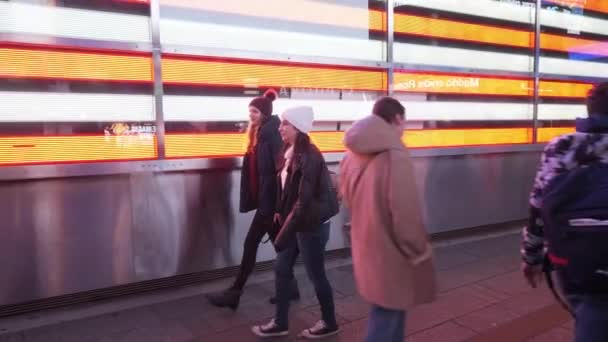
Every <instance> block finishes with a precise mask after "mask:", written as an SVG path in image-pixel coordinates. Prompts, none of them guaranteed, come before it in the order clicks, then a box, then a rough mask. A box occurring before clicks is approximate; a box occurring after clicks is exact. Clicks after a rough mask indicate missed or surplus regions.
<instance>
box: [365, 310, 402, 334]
mask: <svg viewBox="0 0 608 342" xmlns="http://www.w3.org/2000/svg"><path fill="white" fill-rule="evenodd" d="M405 317H406V312H405V311H403V310H391V309H385V308H383V307H380V306H378V305H374V304H372V309H371V312H370V315H369V322H368V328H367V338H366V340H365V341H366V342H403V341H404V334H405V332H404V330H405Z"/></svg>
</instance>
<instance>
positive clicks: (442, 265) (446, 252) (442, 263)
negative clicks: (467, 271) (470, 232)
mask: <svg viewBox="0 0 608 342" xmlns="http://www.w3.org/2000/svg"><path fill="white" fill-rule="evenodd" d="M477 260H479V257H477V256H474V255H471V254H469V253H466V252H464V251H463V250H462V249H461V248H455V247H453V246H450V247H442V248H437V249H435V267H436V269H437V270H439V271H441V270H447V269H450V268H453V267H455V266H463V265H466V264H468V263H471V262H474V261H477Z"/></svg>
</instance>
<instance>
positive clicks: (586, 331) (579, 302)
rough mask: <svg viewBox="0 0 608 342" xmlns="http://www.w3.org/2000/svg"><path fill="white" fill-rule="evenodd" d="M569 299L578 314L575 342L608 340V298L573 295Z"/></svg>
mask: <svg viewBox="0 0 608 342" xmlns="http://www.w3.org/2000/svg"><path fill="white" fill-rule="evenodd" d="M568 300H569V301H570V304H571V306H572V309H573V310H574V314H575V315H576V322H575V328H574V335H575V337H574V341H575V342H608V298H607V297H606V296H593V295H571V296H568Z"/></svg>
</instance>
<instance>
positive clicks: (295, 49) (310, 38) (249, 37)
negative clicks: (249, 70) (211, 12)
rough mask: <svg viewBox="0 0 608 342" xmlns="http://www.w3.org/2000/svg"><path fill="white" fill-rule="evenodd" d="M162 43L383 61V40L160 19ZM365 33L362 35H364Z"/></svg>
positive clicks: (365, 36) (366, 36)
mask: <svg viewBox="0 0 608 342" xmlns="http://www.w3.org/2000/svg"><path fill="white" fill-rule="evenodd" d="M160 27H161V41H162V43H163V44H175V45H190V46H204V47H207V48H216V49H236V50H250V51H256V52H267V53H280V54H289V55H304V56H322V57H333V58H345V59H358V60H371V61H380V60H382V59H383V55H384V53H383V46H384V43H383V42H382V41H375V40H369V39H368V34H367V32H365V35H364V37H362V38H361V39H356V38H344V37H332V36H331V35H321V34H308V33H297V32H285V31H276V30H265V29H254V28H247V27H237V26H225V25H216V24H207V23H203V22H192V21H182V20H174V19H161V25H160ZM209 32H213V34H209ZM362 36H363V35H362Z"/></svg>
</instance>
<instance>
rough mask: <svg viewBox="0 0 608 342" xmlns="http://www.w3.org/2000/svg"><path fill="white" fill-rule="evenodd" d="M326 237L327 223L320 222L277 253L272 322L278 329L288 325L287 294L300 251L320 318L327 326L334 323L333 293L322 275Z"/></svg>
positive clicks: (327, 235)
mask: <svg viewBox="0 0 608 342" xmlns="http://www.w3.org/2000/svg"><path fill="white" fill-rule="evenodd" d="M327 240H329V222H327V223H324V224H322V225H321V226H319V228H318V229H316V230H313V231H311V232H303V233H297V234H296V237H295V239H293V240H292V241H290V242H289V245H288V247H287V248H285V249H284V250H283V251H281V252H279V254H278V255H277V261H276V264H275V286H276V296H277V297H276V298H277V306H276V315H275V322H276V324H277V325H278V326H280V327H281V328H285V329H287V328H288V327H289V296H290V293H291V287H292V282H293V279H294V277H293V266H294V264H295V263H296V259H297V257H298V254H300V253H302V261H303V262H304V267H305V268H306V273H307V274H308V278H309V279H310V281H311V282H312V283H313V285H314V287H315V292H316V294H317V299H318V300H319V304H320V305H321V314H322V318H323V320H324V321H325V323H326V324H327V325H328V326H330V327H334V326H336V325H337V323H336V315H335V309H334V296H333V292H332V288H331V285H330V284H329V280H327V276H326V275H325V245H326V244H327Z"/></svg>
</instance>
